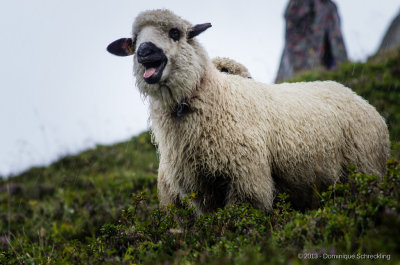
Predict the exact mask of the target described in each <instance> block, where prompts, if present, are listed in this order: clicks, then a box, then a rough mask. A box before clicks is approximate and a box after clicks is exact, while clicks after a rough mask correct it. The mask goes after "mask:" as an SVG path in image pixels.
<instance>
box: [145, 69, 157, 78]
mask: <svg viewBox="0 0 400 265" xmlns="http://www.w3.org/2000/svg"><path fill="white" fill-rule="evenodd" d="M155 72H156V68H153V67H152V68H149V69H146V72H144V75H143V77H144V78H149V77H150V76H152V75H153V74H154V73H155Z"/></svg>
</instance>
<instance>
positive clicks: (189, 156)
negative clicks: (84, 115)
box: [107, 10, 390, 214]
mask: <svg viewBox="0 0 400 265" xmlns="http://www.w3.org/2000/svg"><path fill="white" fill-rule="evenodd" d="M210 27H211V24H210V23H205V24H197V25H192V24H191V23H190V22H188V21H187V20H184V19H182V18H180V17H179V16H177V15H175V14H174V13H172V12H171V11H169V10H153V11H144V12H142V13H140V14H139V15H138V16H137V17H136V19H135V21H134V24H133V36H132V37H131V38H122V39H118V40H116V41H114V42H112V43H111V44H110V45H109V46H108V48H107V49H108V51H109V52H111V53H113V54H115V55H119V56H128V55H134V57H133V60H134V75H135V76H136V84H137V87H138V88H139V91H140V93H141V94H143V95H144V96H145V97H146V98H147V99H148V101H149V112H150V118H149V120H150V125H151V129H152V137H153V140H154V143H155V144H156V145H157V148H158V153H159V157H160V164H159V170H158V184H157V188H158V195H159V199H160V204H161V206H167V205H169V204H174V205H178V206H179V205H181V201H182V199H183V198H184V197H187V196H189V195H190V194H192V197H191V198H193V199H192V201H191V203H192V204H193V206H194V207H195V209H196V210H197V213H198V214H204V213H208V212H213V211H215V210H216V209H218V208H223V207H225V206H226V205H232V204H240V203H249V204H250V205H251V206H253V207H255V208H258V209H261V210H263V211H265V212H270V211H271V209H272V207H273V201H274V198H275V196H276V194H277V193H278V192H286V193H287V194H288V195H289V196H290V198H291V202H292V203H293V206H294V207H295V208H300V209H304V208H309V207H316V206H318V198H317V196H315V189H317V190H319V191H321V190H324V189H326V188H327V187H328V186H329V185H335V183H338V182H342V181H345V180H346V170H347V166H348V165H350V164H353V165H356V166H357V167H358V170H359V171H360V172H363V173H366V174H374V175H376V176H379V177H382V176H383V175H384V174H385V170H386V167H385V166H386V160H387V158H388V156H389V150H390V149H389V138H388V129H387V126H386V123H385V121H384V119H383V118H382V117H381V116H380V115H379V113H378V112H377V111H376V110H375V108H374V107H373V106H371V105H369V104H368V103H367V102H366V101H365V100H364V99H362V98H361V97H359V96H358V95H356V94H355V93H354V92H353V91H352V90H350V89H349V88H347V87H345V86H343V85H341V84H339V83H336V82H332V81H324V82H321V81H319V82H309V83H307V82H300V83H291V84H290V83H283V84H272V85H267V84H263V83H260V82H257V81H255V80H252V79H247V78H243V77H241V76H237V75H229V74H224V73H221V72H220V71H218V70H217V69H216V67H215V66H214V65H213V64H212V62H211V60H210V59H209V58H208V55H207V52H206V51H205V49H204V48H203V47H202V46H201V45H200V43H199V42H198V40H197V38H196V36H198V35H199V34H200V33H202V32H204V31H205V30H207V29H208V28H210ZM193 194H194V195H193Z"/></svg>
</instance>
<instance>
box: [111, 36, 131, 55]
mask: <svg viewBox="0 0 400 265" xmlns="http://www.w3.org/2000/svg"><path fill="white" fill-rule="evenodd" d="M107 51H108V52H109V53H112V54H114V55H118V56H128V55H132V54H134V53H135V43H134V42H133V41H132V39H131V38H122V39H119V40H116V41H113V42H111V43H110V44H109V45H108V46H107Z"/></svg>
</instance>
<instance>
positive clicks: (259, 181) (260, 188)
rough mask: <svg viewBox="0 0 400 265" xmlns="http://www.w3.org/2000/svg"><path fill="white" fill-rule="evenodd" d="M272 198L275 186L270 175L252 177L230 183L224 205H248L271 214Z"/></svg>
mask: <svg viewBox="0 0 400 265" xmlns="http://www.w3.org/2000/svg"><path fill="white" fill-rule="evenodd" d="M274 197H275V184H274V181H273V179H272V177H271V175H270V174H267V175H263V176H260V175H258V176H257V175H253V176H249V177H247V178H246V179H244V178H243V179H240V180H237V181H234V182H232V185H231V189H230V191H229V194H228V196H227V200H226V204H227V205H232V204H240V203H249V204H250V205H251V206H252V207H255V208H257V209H261V210H263V211H265V212H271V211H272V205H273V202H274Z"/></svg>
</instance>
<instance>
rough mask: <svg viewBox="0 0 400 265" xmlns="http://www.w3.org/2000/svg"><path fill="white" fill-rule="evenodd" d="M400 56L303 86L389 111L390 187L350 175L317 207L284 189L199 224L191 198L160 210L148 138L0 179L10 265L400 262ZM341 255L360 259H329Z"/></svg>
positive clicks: (0, 212)
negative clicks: (269, 206)
mask: <svg viewBox="0 0 400 265" xmlns="http://www.w3.org/2000/svg"><path fill="white" fill-rule="evenodd" d="M399 54H400V53H399V52H394V53H393V54H386V55H381V56H378V57H375V58H371V59H370V61H368V62H367V63H348V64H345V65H343V66H341V67H340V69H338V70H337V71H334V72H323V71H322V72H310V73H305V74H303V75H301V76H299V77H296V78H295V79H294V80H325V79H332V80H337V81H340V82H342V83H344V84H345V85H348V86H350V87H352V88H353V89H354V90H355V91H356V92H357V93H359V94H361V95H362V96H363V97H365V98H367V99H368V100H369V102H370V103H371V104H373V105H375V106H376V107H377V109H378V110H379V111H380V112H381V113H382V114H383V115H384V116H385V118H386V119H387V121H388V124H389V128H390V132H391V139H392V145H393V157H394V158H391V159H390V160H389V161H388V171H387V174H386V176H385V178H384V180H383V181H382V182H380V181H377V180H376V178H375V177H373V176H367V175H363V174H360V173H357V169H355V168H349V172H350V173H349V182H348V183H345V184H338V185H336V187H335V188H332V187H330V189H329V190H328V191H325V192H322V193H321V194H319V195H320V198H321V202H322V206H321V208H319V209H314V210H308V211H305V212H300V211H296V210H294V209H293V208H292V207H291V206H290V203H288V197H287V195H285V194H280V195H279V196H278V198H277V199H276V202H275V204H274V208H273V212H272V213H271V214H268V215H267V214H264V213H263V212H261V211H259V210H256V209H253V208H251V207H249V206H248V205H237V206H229V207H226V208H225V209H220V210H218V211H217V212H216V213H213V214H208V215H204V216H201V217H200V218H195V215H194V210H193V209H192V208H191V207H190V203H189V201H190V198H187V199H186V201H185V203H184V207H183V208H175V207H172V206H171V207H169V208H168V209H167V210H162V209H160V208H159V207H158V199H157V195H156V175H157V173H156V172H157V166H158V158H157V155H156V151H155V149H154V147H153V146H152V145H151V142H150V136H149V134H148V133H146V132H145V133H142V134H140V135H138V136H136V137H133V138H132V139H131V140H129V141H127V142H124V143H120V144H116V145H113V146H99V147H97V148H96V149H93V150H89V151H86V152H83V153H81V154H79V155H77V156H70V157H66V158H63V159H61V160H60V161H58V162H56V163H54V164H52V165H50V166H49V167H45V168H34V169H31V170H29V171H27V172H25V173H23V174H21V175H19V176H14V177H11V178H10V179H7V180H4V179H2V180H0V264H246V265H251V264H321V263H327V264H349V263H350V264H398V263H399V261H400V229H399V227H400V215H399V213H400V211H399V210H400V192H399V190H400V189H399V188H400V164H399V162H398V161H397V160H396V158H397V159H398V158H399V154H400V139H399V138H400V136H399V135H400V134H399V133H400V126H399V120H400V116H399V115H400V109H399V108H400V103H399V102H400V97H399V95H400V93H399V91H400V74H399V72H398V71H399V70H400V55H399ZM303 254H304V255H305V257H308V258H309V259H304V258H303V259H299V257H301V255H303ZM340 254H341V255H352V254H353V255H354V259H347V260H346V259H344V257H343V258H342V259H334V258H332V257H333V256H327V255H340ZM360 254H373V255H374V254H386V255H390V260H389V261H388V260H387V259H385V258H386V256H383V257H382V256H381V259H377V260H373V259H357V255H360ZM317 255H318V258H317V259H314V258H316V257H317ZM324 257H325V259H324ZM329 257H330V258H329ZM358 257H362V256H358ZM346 258H349V256H346Z"/></svg>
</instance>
